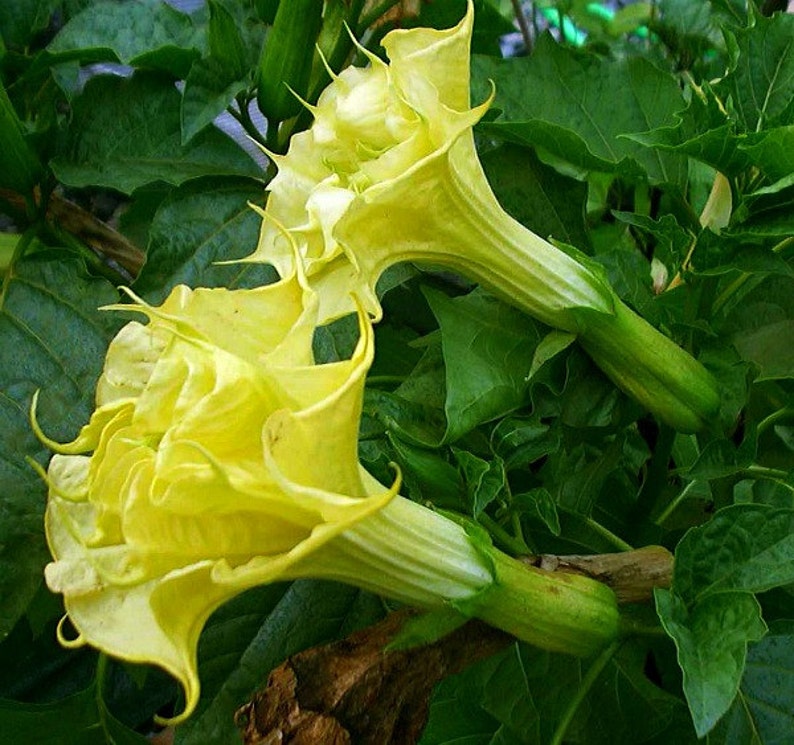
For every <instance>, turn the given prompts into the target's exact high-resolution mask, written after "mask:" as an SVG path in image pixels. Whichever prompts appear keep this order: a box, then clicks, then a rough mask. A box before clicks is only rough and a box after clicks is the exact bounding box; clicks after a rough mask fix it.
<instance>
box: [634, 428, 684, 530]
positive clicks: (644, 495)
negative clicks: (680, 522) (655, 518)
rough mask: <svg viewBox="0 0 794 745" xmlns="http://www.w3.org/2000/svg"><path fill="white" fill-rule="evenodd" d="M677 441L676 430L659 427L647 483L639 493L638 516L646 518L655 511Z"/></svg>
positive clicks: (636, 508)
mask: <svg viewBox="0 0 794 745" xmlns="http://www.w3.org/2000/svg"><path fill="white" fill-rule="evenodd" d="M674 441H675V430H674V429H672V427H666V426H664V425H662V426H660V427H659V436H658V437H657V439H656V447H655V448H654V451H653V456H652V457H651V462H650V465H649V466H648V471H647V474H646V477H645V483H644V484H643V485H642V488H641V489H640V493H639V494H638V495H637V505H636V507H635V510H636V514H637V516H639V517H641V518H644V517H647V516H648V515H650V514H652V513H653V509H654V507H655V505H656V503H657V501H658V500H659V496H660V495H661V493H662V490H663V489H664V486H665V484H666V483H667V470H668V466H669V464H670V452H671V451H672V449H673V442H674Z"/></svg>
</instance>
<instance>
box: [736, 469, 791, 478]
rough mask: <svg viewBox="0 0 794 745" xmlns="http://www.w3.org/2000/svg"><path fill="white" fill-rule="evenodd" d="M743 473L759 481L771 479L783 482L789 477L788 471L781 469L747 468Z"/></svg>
mask: <svg viewBox="0 0 794 745" xmlns="http://www.w3.org/2000/svg"><path fill="white" fill-rule="evenodd" d="M744 472H745V473H747V474H749V475H750V476H755V477H756V478H760V479H772V480H773V481H785V480H786V479H787V478H788V477H789V476H790V474H789V472H788V471H784V470H783V469H781V468H768V467H767V466H757V465H752V466H747V468H745V469H744Z"/></svg>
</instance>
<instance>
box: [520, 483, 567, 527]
mask: <svg viewBox="0 0 794 745" xmlns="http://www.w3.org/2000/svg"><path fill="white" fill-rule="evenodd" d="M510 504H511V506H513V507H517V508H518V509H520V510H521V511H523V512H525V513H528V514H530V515H533V516H534V517H537V518H538V519H539V520H540V521H541V522H542V523H543V524H544V525H545V526H546V527H547V528H548V529H549V532H550V533H551V534H552V535H555V536H558V535H559V534H560V515H559V513H558V512H557V503H556V502H555V501H554V497H552V496H551V493H550V492H549V490H548V489H544V488H543V487H540V488H538V489H530V491H528V492H523V493H521V494H516V495H514V496H513V498H512V500H510Z"/></svg>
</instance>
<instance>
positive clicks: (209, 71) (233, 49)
mask: <svg viewBox="0 0 794 745" xmlns="http://www.w3.org/2000/svg"><path fill="white" fill-rule="evenodd" d="M209 9H210V21H209V56H207V57H203V58H202V59H199V60H196V61H195V62H194V63H193V65H192V67H191V68H190V72H189V73H188V76H187V78H186V80H185V90H184V92H183V94H182V110H181V114H182V144H185V143H187V142H190V140H191V139H192V138H193V137H194V136H195V135H196V134H197V133H198V132H200V131H201V130H202V129H204V127H206V126H207V125H208V124H210V123H211V122H212V121H213V120H214V119H215V117H217V116H218V115H219V114H221V113H222V112H223V111H225V110H226V107H227V106H228V105H229V104H230V103H231V101H232V100H234V97H235V96H236V95H237V94H238V93H240V92H241V91H243V90H245V88H246V87H247V85H248V82H249V81H248V78H249V77H250V76H249V60H248V53H247V50H246V48H245V44H244V43H243V40H242V38H241V37H240V33H239V31H238V30H237V24H236V22H235V19H234V18H233V17H232V15H231V13H229V11H228V10H227V9H226V8H224V7H223V5H221V4H220V3H218V2H215V1H212V2H210V3H209Z"/></svg>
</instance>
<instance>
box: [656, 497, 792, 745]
mask: <svg viewBox="0 0 794 745" xmlns="http://www.w3.org/2000/svg"><path fill="white" fill-rule="evenodd" d="M675 556H676V561H675V570H674V575H673V584H672V589H671V590H670V591H668V590H657V593H656V606H657V611H658V613H659V616H660V618H661V619H662V623H663V625H664V627H665V629H666V631H667V632H668V634H670V636H671V637H672V638H673V639H674V641H675V643H676V646H677V648H678V660H679V664H680V665H681V668H682V670H683V672H684V692H685V693H686V697H687V701H688V703H689V707H690V710H691V712H692V717H693V720H694V723H695V729H696V730H697V732H698V735H700V736H703V735H705V734H706V733H707V732H708V731H709V730H711V729H712V728H713V727H714V725H715V724H716V722H717V721H718V720H719V718H720V717H722V716H723V715H724V714H725V712H726V711H728V709H729V708H730V706H731V703H732V702H733V700H734V697H735V696H736V693H737V691H738V690H739V684H740V681H741V679H742V675H743V673H744V666H745V656H746V651H747V644H748V643H749V642H752V641H758V640H759V639H760V638H761V637H762V636H763V634H764V631H765V626H764V623H763V621H762V620H761V614H760V608H759V606H758V603H757V601H756V600H755V598H754V596H753V593H756V592H762V591H765V590H769V589H771V588H773V587H778V586H781V585H785V584H789V583H791V582H794V510H790V509H774V508H772V507H769V506H767V505H763V504H742V505H735V506H732V507H727V508H725V509H723V510H720V511H719V512H718V513H717V514H716V515H715V516H714V517H713V518H712V519H711V520H710V521H709V522H708V523H706V524H705V525H703V526H701V527H698V528H693V529H691V530H690V531H689V532H688V533H687V534H686V535H685V536H684V538H683V539H682V540H681V542H680V543H679V544H678V547H677V548H676V554H675Z"/></svg>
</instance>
